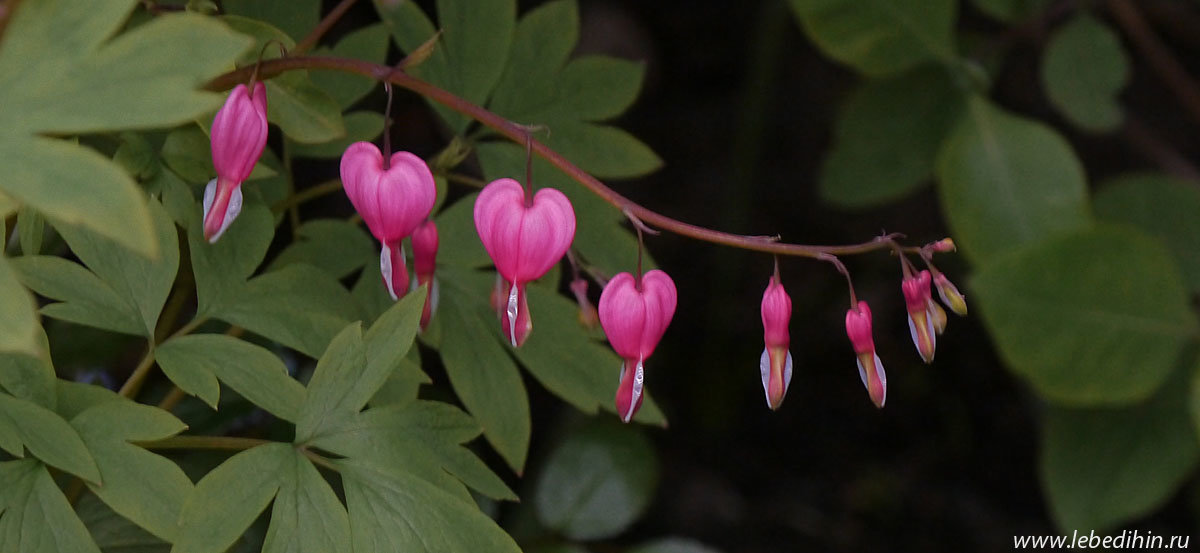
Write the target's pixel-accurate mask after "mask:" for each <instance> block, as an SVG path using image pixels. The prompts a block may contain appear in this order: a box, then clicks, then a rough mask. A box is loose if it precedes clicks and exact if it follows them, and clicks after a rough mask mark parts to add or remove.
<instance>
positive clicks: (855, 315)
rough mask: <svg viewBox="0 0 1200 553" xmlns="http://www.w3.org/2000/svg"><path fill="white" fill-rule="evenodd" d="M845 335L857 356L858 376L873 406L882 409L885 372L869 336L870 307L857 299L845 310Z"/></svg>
mask: <svg viewBox="0 0 1200 553" xmlns="http://www.w3.org/2000/svg"><path fill="white" fill-rule="evenodd" d="M846 335H847V336H849V337H850V344H851V345H852V346H853V347H854V353H855V354H856V355H857V356H858V376H859V378H861V379H862V383H863V386H866V387H867V394H869V395H870V396H871V401H872V402H873V403H875V406H876V407H878V408H880V409H882V408H883V404H884V402H885V401H887V374H886V373H884V372H883V363H881V362H880V361H879V356H877V355H875V340H874V338H872V337H871V308H870V306H868V305H867V302H865V301H859V302H856V303H855V304H854V307H851V308H850V309H849V310H847V311H846Z"/></svg>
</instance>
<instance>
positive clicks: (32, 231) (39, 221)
mask: <svg viewBox="0 0 1200 553" xmlns="http://www.w3.org/2000/svg"><path fill="white" fill-rule="evenodd" d="M45 233H46V219H45V218H44V217H42V214H40V213H38V212H37V211H36V210H33V209H30V208H28V207H22V208H21V211H19V212H18V213H17V239H18V240H20V242H21V253H22V254H23V255H37V254H39V253H41V251H42V238H43V237H44V236H45Z"/></svg>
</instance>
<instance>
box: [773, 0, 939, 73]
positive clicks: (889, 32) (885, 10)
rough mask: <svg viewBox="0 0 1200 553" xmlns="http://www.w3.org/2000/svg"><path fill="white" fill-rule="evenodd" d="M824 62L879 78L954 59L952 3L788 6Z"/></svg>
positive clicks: (841, 0)
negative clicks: (839, 63) (922, 64)
mask: <svg viewBox="0 0 1200 553" xmlns="http://www.w3.org/2000/svg"><path fill="white" fill-rule="evenodd" d="M790 4H791V6H792V11H793V12H794V13H795V14H796V17H798V18H799V19H800V24H801V26H802V27H804V31H805V32H806V33H807V34H808V36H809V38H811V39H812V40H813V42H815V43H816V44H817V46H819V47H820V48H821V50H822V51H823V52H824V53H825V54H826V55H828V56H829V57H831V58H833V59H835V60H837V61H840V62H842V63H845V64H847V65H850V66H851V67H854V68H855V69H857V70H858V71H860V72H862V73H864V74H866V75H868V76H871V77H880V76H884V75H890V74H895V73H899V72H901V71H904V70H906V69H909V68H912V67H915V66H917V65H920V64H921V63H924V62H927V61H942V62H949V61H951V60H953V59H954V57H955V52H954V21H955V17H956V15H957V14H956V12H957V2H954V0H900V1H897V0H862V1H860V0H790Z"/></svg>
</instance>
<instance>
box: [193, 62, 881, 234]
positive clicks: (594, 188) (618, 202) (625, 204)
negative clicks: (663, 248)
mask: <svg viewBox="0 0 1200 553" xmlns="http://www.w3.org/2000/svg"><path fill="white" fill-rule="evenodd" d="M252 69H253V68H250V67H244V68H241V69H237V70H234V71H231V72H229V73H226V74H224V75H221V76H219V77H217V78H215V79H213V80H212V81H210V82H209V83H208V85H207V88H208V89H210V90H227V89H229V88H232V87H233V86H234V85H236V84H237V83H239V82H241V81H243V80H245V78H246V75H247V74H248V73H249V72H250V71H251V70H252ZM301 69H308V70H312V69H316V70H329V71H342V72H346V73H355V74H358V75H362V76H365V77H368V78H371V79H376V80H380V81H387V82H390V83H392V84H394V85H397V86H401V87H404V88H407V89H409V90H411V91H413V92H416V93H417V94H420V95H422V96H424V97H426V98H428V99H430V100H432V101H434V102H437V103H439V104H442V105H444V106H446V107H448V108H450V109H452V110H454V111H457V112H459V113H461V114H463V115H466V116H467V117H470V118H472V119H474V120H476V121H478V122H480V123H482V124H483V125H485V126H487V127H489V128H491V129H492V130H494V131H496V132H498V133H500V134H501V135H503V136H505V137H507V138H508V139H510V140H512V141H513V142H516V143H517V144H522V143H524V142H525V140H526V133H527V130H526V127H525V126H522V125H519V124H517V123H514V122H512V121H509V120H508V119H505V118H503V117H501V116H499V115H496V114H495V113H492V112H490V111H488V110H486V109H484V108H482V107H480V106H478V105H475V104H473V103H471V102H468V101H467V100H464V99H462V98H460V97H458V96H456V95H454V94H452V93H450V92H449V91H446V90H444V89H442V88H439V87H437V86H434V85H432V84H430V83H427V82H425V81H422V80H420V79H417V78H415V77H413V76H411V75H408V74H407V73H404V72H403V71H397V70H395V69H393V68H392V67H389V66H386V65H379V64H375V63H370V62H366V61H362V60H355V59H346V58H335V57H288V58H283V59H273V60H265V61H263V63H262V65H261V66H260V67H259V73H260V74H261V75H262V76H263V77H262V78H264V79H265V78H269V77H272V76H275V75H278V74H280V73H283V72H286V71H295V70H301ZM529 144H530V147H531V148H532V150H533V152H534V153H536V154H538V155H539V156H541V157H542V159H545V160H546V161H548V162H550V164H551V165H554V166H555V167H557V168H558V169H559V170H560V171H562V172H563V173H565V174H566V175H567V176H568V177H570V178H572V179H574V180H575V181H577V182H579V183H580V184H581V185H583V186H584V187H586V188H587V189H588V190H590V191H591V192H592V193H593V194H595V195H596V196H598V197H600V199H602V200H604V201H606V202H608V203H610V204H612V205H613V206H615V207H616V208H617V209H619V210H621V211H624V212H627V213H629V214H632V215H634V216H636V217H637V218H639V219H641V220H642V221H643V222H645V223H646V224H648V225H651V226H653V227H657V228H660V229H663V230H666V231H670V232H672V233H675V234H678V235H681V236H686V237H689V238H693V239H695V240H700V241H704V242H711V243H713V244H721V245H725V246H730V247H734V248H740V249H744V250H752V251H759V252H764V253H773V254H778V255H791V256H800V257H809V258H820V257H822V255H824V254H829V255H852V254H859V253H865V252H870V251H876V250H881V249H887V248H889V247H890V246H889V245H888V244H887V243H885V242H881V241H879V240H877V239H872V240H869V241H867V242H862V243H859V244H848V245H809V244H789V243H784V242H778V241H768V240H764V239H763V238H762V237H759V236H744V235H740V234H732V233H727V232H722V231H718V230H713V229H709V228H705V227H700V226H697V225H693V224H690V223H685V222H683V221H680V220H678V219H674V218H671V217H668V216H666V215H663V214H661V213H658V212H656V211H653V210H651V209H649V208H646V207H644V206H642V205H640V204H638V203H636V202H634V201H632V200H630V199H628V198H626V197H624V196H622V195H621V194H619V193H617V192H616V191H615V190H613V189H611V188H609V187H608V186H605V185H604V183H602V182H600V181H599V180H597V179H596V178H595V177H593V176H591V175H590V174H588V173H587V172H586V171H584V170H582V169H580V168H579V167H577V166H576V165H575V164H573V163H571V162H570V161H568V160H567V159H566V158H564V157H563V156H562V155H561V154H559V153H558V152H556V151H554V150H552V149H551V148H550V147H548V146H546V145H545V144H543V143H541V142H539V141H537V140H530V143H529Z"/></svg>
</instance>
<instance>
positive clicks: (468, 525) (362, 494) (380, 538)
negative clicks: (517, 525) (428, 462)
mask: <svg viewBox="0 0 1200 553" xmlns="http://www.w3.org/2000/svg"><path fill="white" fill-rule="evenodd" d="M337 464H338V466H339V467H341V468H342V483H343V485H344V487H345V489H346V506H347V507H348V510H349V512H350V540H351V545H352V549H353V550H354V551H428V552H434V551H470V552H472V553H492V552H497V553H499V552H505V553H518V552H519V551H520V548H519V547H517V544H516V543H514V542H513V540H512V538H511V537H509V536H508V534H506V533H504V531H503V530H501V529H500V527H499V526H497V525H496V523H495V522H494V521H492V519H490V518H488V517H487V516H486V515H484V514H483V513H481V512H479V509H478V508H477V507H475V506H474V505H470V504H468V503H466V502H464V501H462V500H460V499H459V498H457V497H455V496H453V495H451V494H449V493H447V492H445V491H443V490H441V489H439V488H437V487H435V486H434V485H432V484H429V483H427V482H425V481H424V480H422V479H420V478H418V477H416V476H412V475H409V474H406V473H404V472H381V471H377V470H374V469H373V468H372V467H371V466H369V465H364V464H363V463H360V462H357V461H355V460H352V459H351V460H345V461H338V463H337Z"/></svg>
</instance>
